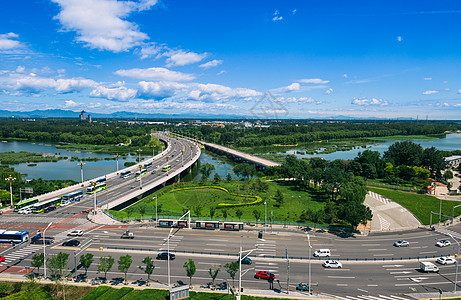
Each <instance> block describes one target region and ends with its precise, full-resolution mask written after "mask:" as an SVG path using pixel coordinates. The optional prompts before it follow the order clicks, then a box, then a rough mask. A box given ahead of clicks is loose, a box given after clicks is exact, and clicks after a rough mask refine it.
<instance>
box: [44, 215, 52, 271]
mask: <svg viewBox="0 0 461 300" xmlns="http://www.w3.org/2000/svg"><path fill="white" fill-rule="evenodd" d="M51 224H53V222H50V224H48V226H46V228H45V230H43V268H44V270H45V271H44V273H43V276H44V278H45V279H46V254H45V248H46V247H45V231H46V230H47V229H48V227H50V226H51Z"/></svg>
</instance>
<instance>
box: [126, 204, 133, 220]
mask: <svg viewBox="0 0 461 300" xmlns="http://www.w3.org/2000/svg"><path fill="white" fill-rule="evenodd" d="M133 213H134V208H133V207H132V206H130V207H128V208H127V209H126V215H127V216H128V219H129V218H131V216H132V215H133Z"/></svg>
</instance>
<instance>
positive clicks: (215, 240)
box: [208, 239, 229, 242]
mask: <svg viewBox="0 0 461 300" xmlns="http://www.w3.org/2000/svg"><path fill="white" fill-rule="evenodd" d="M208 240H209V241H213V242H228V241H229V240H221V239H208Z"/></svg>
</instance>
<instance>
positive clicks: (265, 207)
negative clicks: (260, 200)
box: [264, 201, 267, 233]
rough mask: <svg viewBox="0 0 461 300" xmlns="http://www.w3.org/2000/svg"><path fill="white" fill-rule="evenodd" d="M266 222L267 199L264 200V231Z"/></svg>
mask: <svg viewBox="0 0 461 300" xmlns="http://www.w3.org/2000/svg"><path fill="white" fill-rule="evenodd" d="M266 222H267V201H264V233H266V228H267V226H266Z"/></svg>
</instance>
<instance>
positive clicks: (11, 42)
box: [0, 32, 23, 50]
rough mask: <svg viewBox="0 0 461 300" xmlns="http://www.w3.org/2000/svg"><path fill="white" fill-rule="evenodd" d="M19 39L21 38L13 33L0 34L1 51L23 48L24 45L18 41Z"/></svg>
mask: <svg viewBox="0 0 461 300" xmlns="http://www.w3.org/2000/svg"><path fill="white" fill-rule="evenodd" d="M18 37H19V36H18V35H17V34H16V33H13V32H9V33H5V34H0V50H10V49H14V48H20V47H23V45H22V44H21V43H20V42H19V41H17V40H16V39H17V38H18Z"/></svg>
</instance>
